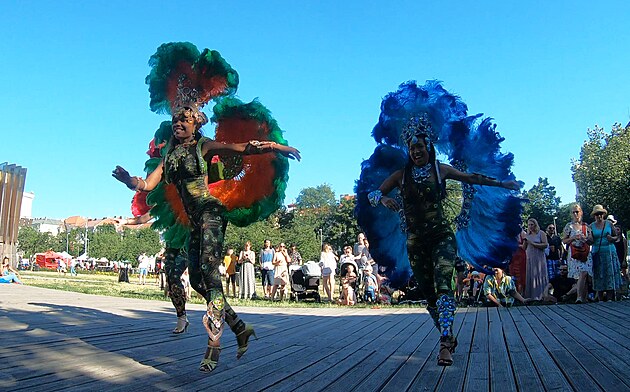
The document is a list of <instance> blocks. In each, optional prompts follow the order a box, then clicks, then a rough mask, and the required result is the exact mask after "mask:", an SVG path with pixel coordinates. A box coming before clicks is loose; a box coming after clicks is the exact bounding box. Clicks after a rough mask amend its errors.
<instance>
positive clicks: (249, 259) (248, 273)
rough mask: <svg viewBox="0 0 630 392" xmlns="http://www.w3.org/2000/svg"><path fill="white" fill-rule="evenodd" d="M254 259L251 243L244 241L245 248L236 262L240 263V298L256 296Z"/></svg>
mask: <svg viewBox="0 0 630 392" xmlns="http://www.w3.org/2000/svg"><path fill="white" fill-rule="evenodd" d="M255 261H256V254H255V253H254V251H253V250H252V243H251V242H249V241H247V242H246V243H245V248H244V249H243V250H242V251H241V253H240V254H239V256H238V263H239V264H240V265H241V279H240V282H241V285H240V286H239V297H240V298H242V299H252V298H255V297H256V271H255V269H254V262H255Z"/></svg>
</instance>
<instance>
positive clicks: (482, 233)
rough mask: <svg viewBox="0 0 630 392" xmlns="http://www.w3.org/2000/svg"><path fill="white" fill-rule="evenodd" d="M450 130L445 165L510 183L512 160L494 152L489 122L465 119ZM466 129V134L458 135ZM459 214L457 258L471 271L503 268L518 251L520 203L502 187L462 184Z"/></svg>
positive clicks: (498, 142)
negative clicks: (451, 165)
mask: <svg viewBox="0 0 630 392" xmlns="http://www.w3.org/2000/svg"><path fill="white" fill-rule="evenodd" d="M465 123H466V126H456V127H453V129H452V130H453V135H452V139H453V141H456V142H455V143H452V145H454V148H453V149H452V153H451V154H450V156H449V157H450V159H451V164H453V166H455V167H457V168H459V169H460V170H463V171H468V172H471V173H480V174H483V175H485V176H488V177H493V178H496V179H498V180H502V181H503V180H514V174H513V173H512V171H511V167H512V164H513V162H514V156H513V155H512V154H511V153H507V154H504V153H502V152H501V151H500V145H501V142H502V141H503V140H504V138H503V137H501V136H500V135H499V133H498V132H496V130H495V128H496V126H495V125H494V124H493V123H492V120H491V119H490V118H485V119H483V120H480V119H479V116H474V117H469V118H467V119H466V120H465ZM460 129H461V130H465V129H468V131H467V132H461V133H460V132H458V130H460ZM462 193H463V199H464V200H463V203H462V211H461V212H460V214H459V215H458V216H457V218H456V219H455V222H456V225H457V232H456V234H455V235H456V237H457V245H458V252H459V255H460V257H462V258H463V259H464V260H466V261H468V262H470V263H472V264H473V265H474V266H475V267H476V268H478V269H482V268H483V266H485V265H487V266H489V267H503V268H504V267H507V265H508V264H509V262H510V260H511V257H512V253H513V252H514V250H515V249H516V247H517V246H518V243H517V241H516V237H517V235H518V234H519V233H520V232H521V213H522V211H523V200H522V199H521V198H520V197H519V196H518V195H517V194H516V193H515V192H514V191H510V190H508V189H505V188H498V187H489V186H479V185H469V184H462Z"/></svg>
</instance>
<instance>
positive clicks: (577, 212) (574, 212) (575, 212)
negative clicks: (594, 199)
mask: <svg viewBox="0 0 630 392" xmlns="http://www.w3.org/2000/svg"><path fill="white" fill-rule="evenodd" d="M571 213H572V214H579V213H580V211H571Z"/></svg>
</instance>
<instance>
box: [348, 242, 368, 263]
mask: <svg viewBox="0 0 630 392" xmlns="http://www.w3.org/2000/svg"><path fill="white" fill-rule="evenodd" d="M352 254H353V255H354V259H355V261H356V262H357V265H358V266H359V269H362V268H363V267H365V266H366V265H367V264H368V258H367V254H366V252H365V234H363V233H359V235H357V242H355V243H354V247H353V248H352Z"/></svg>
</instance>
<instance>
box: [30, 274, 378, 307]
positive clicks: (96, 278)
mask: <svg viewBox="0 0 630 392" xmlns="http://www.w3.org/2000/svg"><path fill="white" fill-rule="evenodd" d="M20 276H21V278H22V282H24V284H26V285H29V286H35V287H44V288H49V289H55V290H65V291H73V292H78V293H84V294H98V295H107V296H110V297H124V298H141V299H150V300H156V301H169V302H170V299H169V298H168V297H166V295H165V293H164V291H163V290H160V283H159V281H157V280H156V277H155V275H149V276H148V277H147V283H146V284H145V285H140V284H138V276H137V275H130V276H129V281H130V282H131V283H119V282H118V274H114V273H111V272H109V273H108V272H98V273H94V272H84V271H81V272H79V275H78V276H71V275H70V274H65V275H60V274H59V273H57V272H56V271H20ZM338 289H339V288H338V287H337V288H336V295H335V297H337V296H338V294H339V293H338V292H337V290H338ZM237 290H238V288H237ZM256 293H257V295H258V296H259V297H261V298H262V297H263V292H262V286H261V284H260V282H257V285H256ZM320 294H321V295H322V296H324V290H323V288H322V287H321V286H320ZM286 297H288V295H287V296H285V298H286ZM228 300H229V302H230V304H231V305H235V306H257V307H261V306H263V307H265V306H266V307H337V306H339V305H337V304H333V303H315V302H312V301H308V302H304V301H300V302H293V301H288V300H284V301H283V302H272V301H268V300H243V299H237V298H232V297H228ZM189 302H191V303H198V304H203V303H205V301H204V300H202V299H201V298H200V297H199V296H198V295H197V294H196V293H195V292H194V290H193V293H192V299H191V300H189ZM355 306H357V307H368V308H369V307H372V306H374V305H373V304H362V303H359V304H357V305H355ZM379 306H387V305H379Z"/></svg>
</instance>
